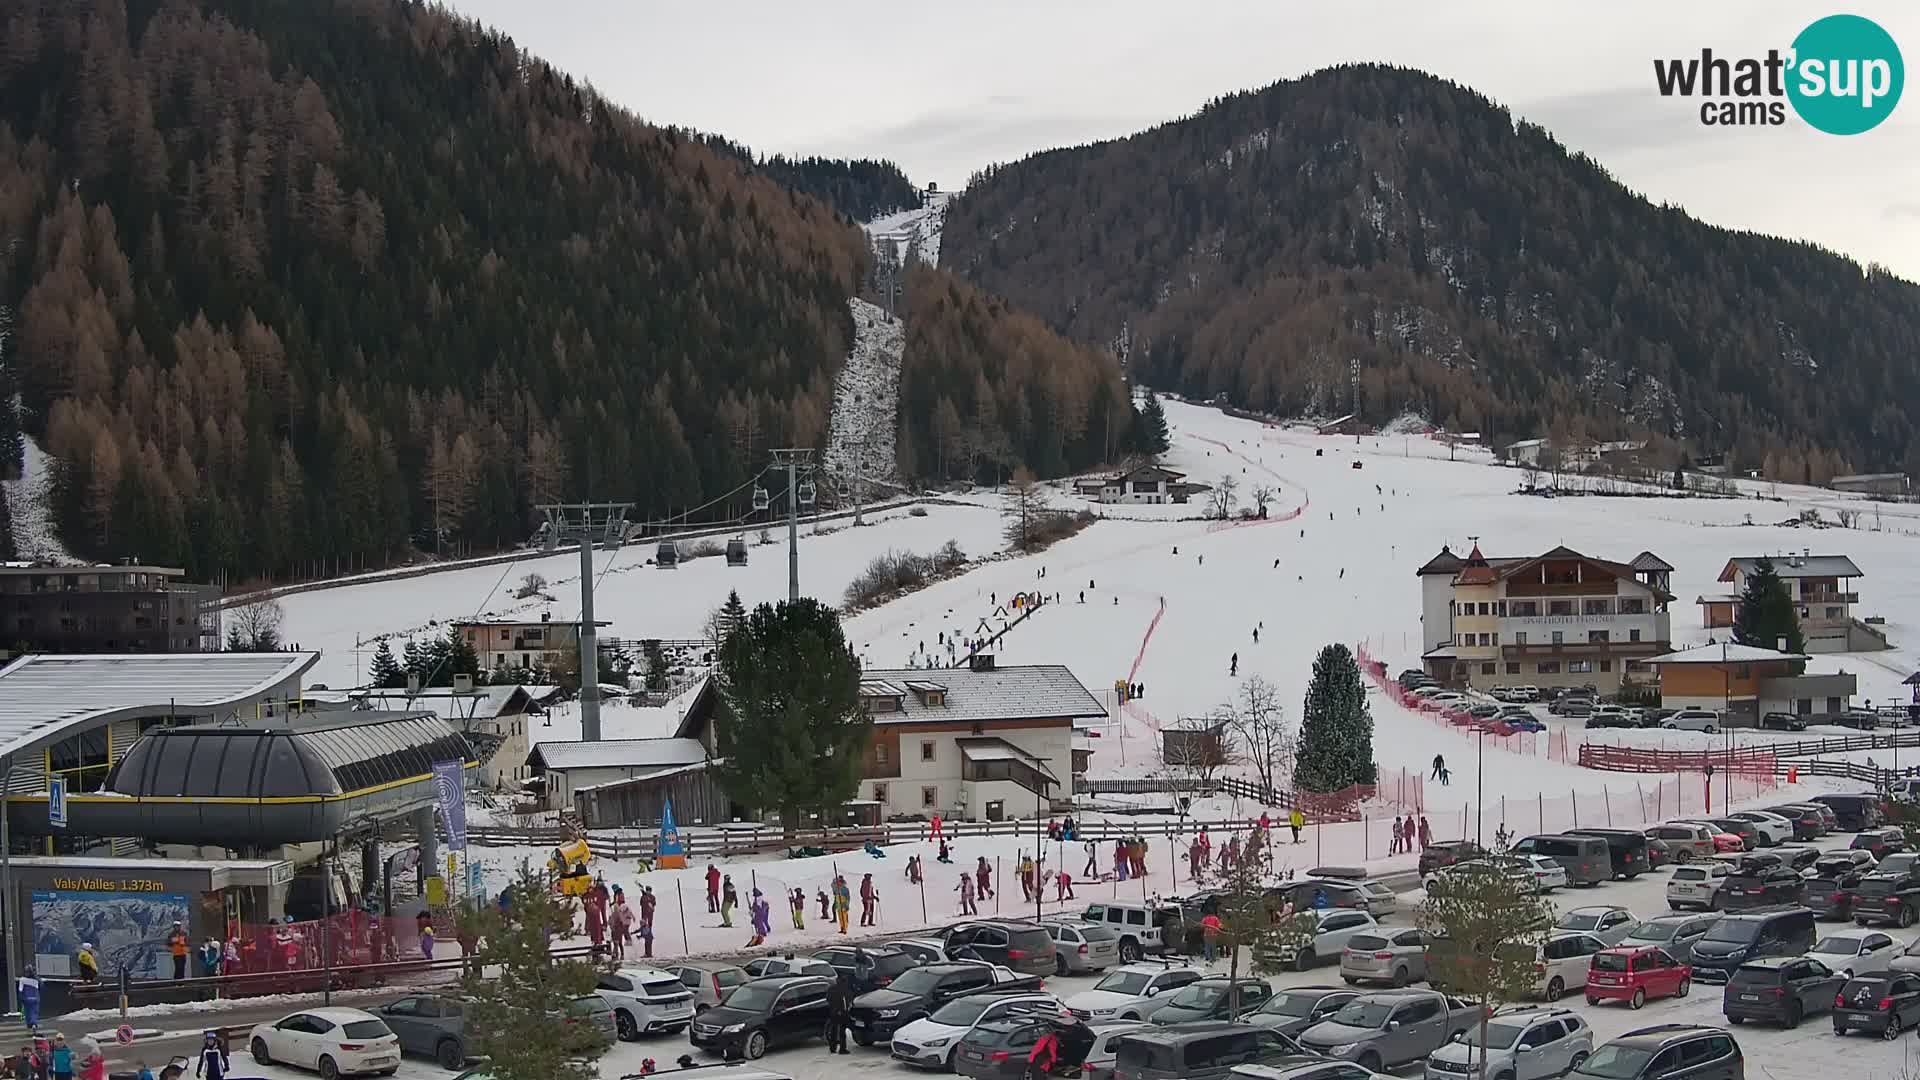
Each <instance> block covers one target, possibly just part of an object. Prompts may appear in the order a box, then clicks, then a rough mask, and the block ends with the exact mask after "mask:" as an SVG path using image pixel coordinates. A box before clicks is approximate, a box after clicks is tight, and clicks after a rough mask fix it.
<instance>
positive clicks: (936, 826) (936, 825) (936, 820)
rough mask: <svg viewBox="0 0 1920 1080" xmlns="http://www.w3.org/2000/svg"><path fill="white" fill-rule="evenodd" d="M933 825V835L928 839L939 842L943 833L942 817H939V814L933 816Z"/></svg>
mask: <svg viewBox="0 0 1920 1080" xmlns="http://www.w3.org/2000/svg"><path fill="white" fill-rule="evenodd" d="M932 825H933V834H932V835H931V836H929V837H928V839H930V840H938V839H940V838H941V832H940V815H939V814H937V813H936V814H934V815H933V822H932Z"/></svg>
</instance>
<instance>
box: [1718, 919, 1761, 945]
mask: <svg viewBox="0 0 1920 1080" xmlns="http://www.w3.org/2000/svg"><path fill="white" fill-rule="evenodd" d="M1759 933H1760V924H1759V923H1757V922H1755V921H1753V920H1751V919H1721V920H1720V921H1719V922H1717V923H1714V924H1713V929H1711V930H1709V931H1707V938H1706V939H1707V940H1708V941H1728V942H1733V943H1734V944H1744V943H1746V942H1749V941H1752V940H1753V939H1754V937H1755V935H1757V934H1759Z"/></svg>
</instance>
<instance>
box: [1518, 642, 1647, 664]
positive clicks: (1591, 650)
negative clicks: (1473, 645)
mask: <svg viewBox="0 0 1920 1080" xmlns="http://www.w3.org/2000/svg"><path fill="white" fill-rule="evenodd" d="M1671 651H1673V650H1672V646H1671V645H1670V644H1669V643H1667V642H1665V641H1562V642H1558V643H1556V642H1551V641H1542V642H1528V643H1527V644H1525V645H1502V646H1500V656H1501V658H1502V659H1505V660H1529V659H1534V658H1546V659H1552V658H1554V657H1571V658H1574V659H1611V658H1613V657H1622V658H1628V659H1631V658H1638V657H1643V656H1659V655H1660V654H1661V653H1664V652H1671Z"/></svg>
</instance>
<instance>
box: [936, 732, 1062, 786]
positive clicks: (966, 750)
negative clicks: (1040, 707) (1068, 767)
mask: <svg viewBox="0 0 1920 1080" xmlns="http://www.w3.org/2000/svg"><path fill="white" fill-rule="evenodd" d="M953 741H954V744H955V745H957V746H959V747H960V756H961V757H964V758H966V759H967V760H968V761H1017V762H1020V763H1021V764H1022V765H1025V766H1027V767H1028V768H1030V769H1033V770H1034V771H1035V772H1038V773H1039V774H1040V775H1042V776H1044V777H1046V778H1047V779H1049V780H1053V781H1058V780H1059V779H1060V778H1059V777H1057V776H1055V775H1053V770H1052V769H1049V768H1047V762H1046V759H1045V758H1041V757H1038V756H1036V755H1034V754H1032V753H1029V752H1028V751H1026V750H1022V749H1021V748H1019V747H1018V746H1015V745H1013V744H1012V743H1010V742H1008V741H1007V740H1005V739H1001V738H996V737H994V736H991V735H989V736H983V737H977V738H968V739H955V740H953Z"/></svg>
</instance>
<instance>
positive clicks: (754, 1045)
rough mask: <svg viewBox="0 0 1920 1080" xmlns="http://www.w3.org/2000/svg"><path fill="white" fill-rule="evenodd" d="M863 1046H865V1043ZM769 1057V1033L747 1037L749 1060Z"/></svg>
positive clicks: (760, 1032)
mask: <svg viewBox="0 0 1920 1080" xmlns="http://www.w3.org/2000/svg"><path fill="white" fill-rule="evenodd" d="M861 1045H863V1046H864V1045H865V1044H864V1043H863V1044H861ZM766 1056H767V1033H766V1032H764V1031H756V1032H754V1033H753V1034H751V1035H749V1036H747V1060H748V1061H759V1060H760V1059H761V1058H763V1057H766Z"/></svg>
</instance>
